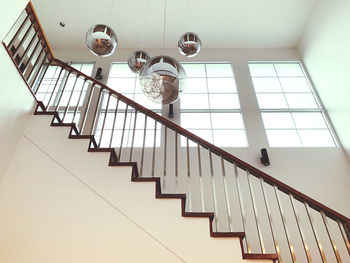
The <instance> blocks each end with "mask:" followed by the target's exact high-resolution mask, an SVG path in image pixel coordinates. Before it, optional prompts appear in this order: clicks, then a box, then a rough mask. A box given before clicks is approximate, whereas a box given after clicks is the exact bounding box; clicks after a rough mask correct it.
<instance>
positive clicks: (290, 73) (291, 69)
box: [275, 63, 304, 77]
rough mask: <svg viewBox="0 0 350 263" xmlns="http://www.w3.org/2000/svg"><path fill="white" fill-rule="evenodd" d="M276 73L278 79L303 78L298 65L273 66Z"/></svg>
mask: <svg viewBox="0 0 350 263" xmlns="http://www.w3.org/2000/svg"><path fill="white" fill-rule="evenodd" d="M275 67H276V71H277V74H278V76H280V77H297V76H304V73H303V71H302V70H301V67H300V65H299V63H283V64H275Z"/></svg>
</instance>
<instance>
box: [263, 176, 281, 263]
mask: <svg viewBox="0 0 350 263" xmlns="http://www.w3.org/2000/svg"><path fill="white" fill-rule="evenodd" d="M260 186H261V191H262V193H263V198H264V203H265V208H266V211H267V215H268V219H269V226H270V231H271V235H272V240H273V243H274V245H275V251H276V254H277V257H278V262H279V263H282V258H281V251H280V247H279V245H278V242H277V239H276V235H275V232H274V230H273V224H272V216H271V210H270V206H269V204H268V202H267V197H266V192H265V187H264V180H263V179H262V178H261V177H260Z"/></svg>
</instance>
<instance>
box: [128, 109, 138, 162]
mask: <svg viewBox="0 0 350 263" xmlns="http://www.w3.org/2000/svg"><path fill="white" fill-rule="evenodd" d="M136 120H137V110H135V119H134V128H133V131H132V138H131V149H130V158H129V162H131V160H132V152H133V150H134V141H135V129H136Z"/></svg>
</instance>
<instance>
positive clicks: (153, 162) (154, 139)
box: [152, 120, 157, 177]
mask: <svg viewBox="0 0 350 263" xmlns="http://www.w3.org/2000/svg"><path fill="white" fill-rule="evenodd" d="M156 137H157V121H156V120H154V138H153V152H152V177H154V164H155V160H156Z"/></svg>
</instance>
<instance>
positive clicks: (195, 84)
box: [184, 78, 207, 93]
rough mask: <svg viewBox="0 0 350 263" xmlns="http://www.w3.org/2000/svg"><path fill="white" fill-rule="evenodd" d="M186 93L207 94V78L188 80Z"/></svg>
mask: <svg viewBox="0 0 350 263" xmlns="http://www.w3.org/2000/svg"><path fill="white" fill-rule="evenodd" d="M184 93H207V81H206V79H205V78H187V79H186V88H185V90H184Z"/></svg>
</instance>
